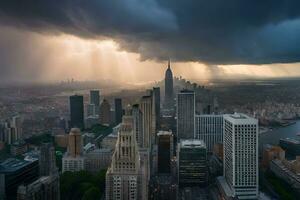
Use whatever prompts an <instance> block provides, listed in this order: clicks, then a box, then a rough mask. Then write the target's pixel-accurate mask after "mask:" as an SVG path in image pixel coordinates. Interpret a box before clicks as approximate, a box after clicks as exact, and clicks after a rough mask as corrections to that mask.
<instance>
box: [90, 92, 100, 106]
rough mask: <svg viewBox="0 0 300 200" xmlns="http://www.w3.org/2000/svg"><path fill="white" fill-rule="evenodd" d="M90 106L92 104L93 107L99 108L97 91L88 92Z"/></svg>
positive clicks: (98, 93)
mask: <svg viewBox="0 0 300 200" xmlns="http://www.w3.org/2000/svg"><path fill="white" fill-rule="evenodd" d="M90 104H94V105H95V106H98V108H99V106H100V91H99V90H91V91H90Z"/></svg>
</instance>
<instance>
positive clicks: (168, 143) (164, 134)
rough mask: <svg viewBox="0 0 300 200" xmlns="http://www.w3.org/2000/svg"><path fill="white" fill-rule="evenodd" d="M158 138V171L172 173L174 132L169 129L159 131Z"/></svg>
mask: <svg viewBox="0 0 300 200" xmlns="http://www.w3.org/2000/svg"><path fill="white" fill-rule="evenodd" d="M157 140H158V142H157V147H158V149H157V154H158V155H157V171H158V173H159V174H170V173H171V159H172V157H173V134H172V132H169V131H159V132H158V133H157Z"/></svg>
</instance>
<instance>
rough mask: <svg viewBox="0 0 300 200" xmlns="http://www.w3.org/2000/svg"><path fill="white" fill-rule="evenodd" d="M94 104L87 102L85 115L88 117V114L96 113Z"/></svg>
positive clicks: (93, 114)
mask: <svg viewBox="0 0 300 200" xmlns="http://www.w3.org/2000/svg"><path fill="white" fill-rule="evenodd" d="M96 113H97V112H96V106H95V104H88V105H87V106H86V115H87V117H90V116H95V115H96Z"/></svg>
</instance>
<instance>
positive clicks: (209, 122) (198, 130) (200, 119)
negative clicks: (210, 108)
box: [195, 115, 223, 152]
mask: <svg viewBox="0 0 300 200" xmlns="http://www.w3.org/2000/svg"><path fill="white" fill-rule="evenodd" d="M195 123H196V125H195V138H196V139H199V140H203V141H204V143H205V144H206V147H207V151H208V152H212V151H213V147H214V145H215V144H217V143H220V142H223V115H196V116H195Z"/></svg>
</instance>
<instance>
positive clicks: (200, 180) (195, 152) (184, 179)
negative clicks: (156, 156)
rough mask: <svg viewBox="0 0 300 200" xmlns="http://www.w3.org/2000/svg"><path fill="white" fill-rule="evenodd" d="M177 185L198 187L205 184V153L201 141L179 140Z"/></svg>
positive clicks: (204, 147)
mask: <svg viewBox="0 0 300 200" xmlns="http://www.w3.org/2000/svg"><path fill="white" fill-rule="evenodd" d="M177 148H178V149H177V159H178V161H177V162H178V184H179V186H180V187H186V186H199V185H204V184H205V183H206V182H207V175H208V174H207V151H206V146H205V143H204V142H203V141H202V140H197V139H189V140H181V141H180V143H178V147H177Z"/></svg>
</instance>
